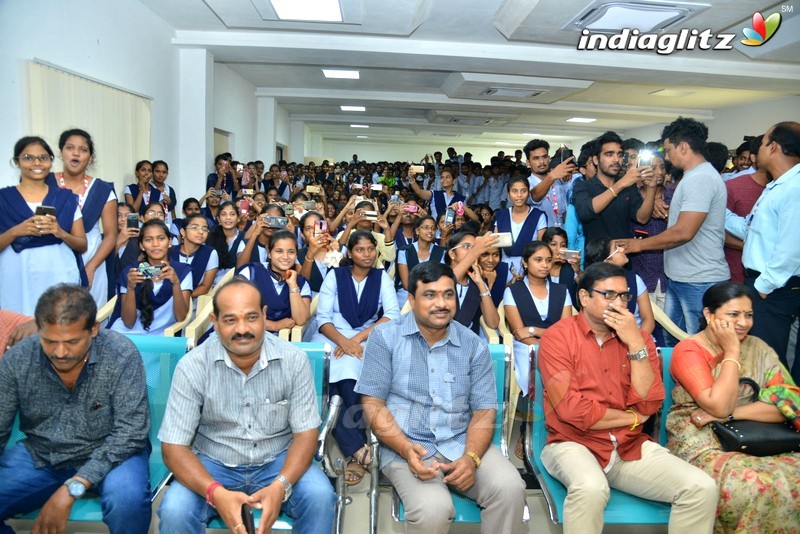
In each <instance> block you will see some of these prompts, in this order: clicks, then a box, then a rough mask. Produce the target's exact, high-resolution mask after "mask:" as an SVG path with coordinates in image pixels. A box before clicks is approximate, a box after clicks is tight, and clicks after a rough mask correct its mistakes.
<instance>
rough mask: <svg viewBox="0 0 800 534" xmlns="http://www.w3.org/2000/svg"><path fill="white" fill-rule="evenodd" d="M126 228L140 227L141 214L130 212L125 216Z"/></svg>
mask: <svg viewBox="0 0 800 534" xmlns="http://www.w3.org/2000/svg"><path fill="white" fill-rule="evenodd" d="M125 228H139V214H138V213H129V214H128V215H127V216H126V218H125Z"/></svg>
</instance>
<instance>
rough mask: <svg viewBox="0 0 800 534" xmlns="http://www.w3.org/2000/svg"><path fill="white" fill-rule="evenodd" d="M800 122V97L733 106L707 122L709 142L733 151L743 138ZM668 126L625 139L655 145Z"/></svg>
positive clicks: (641, 130)
mask: <svg viewBox="0 0 800 534" xmlns="http://www.w3.org/2000/svg"><path fill="white" fill-rule="evenodd" d="M787 120H788V121H791V120H793V121H797V120H800V96H790V97H785V98H780V99H776V100H770V101H768V102H761V103H758V104H748V105H745V106H732V107H728V108H721V109H718V110H715V111H714V120H711V121H706V123H705V124H706V126H708V140H709V141H717V142H719V143H724V144H725V145H726V146H727V147H728V148H729V149H731V150H733V149H735V148H736V147H737V146H739V145H740V144H741V143H742V136H744V135H760V134H763V133H764V132H766V131H767V130H768V129H769V127H770V126H772V125H773V124H776V123H778V122H781V121H787ZM666 124H667V123H663V124H657V125H654V126H649V127H646V128H634V129H631V130H626V131H625V137H626V138H627V137H636V138H637V139H641V140H642V141H645V142H647V141H654V140H656V139H658V138H659V137H660V136H661V130H662V129H663V128H664V126H665V125H666Z"/></svg>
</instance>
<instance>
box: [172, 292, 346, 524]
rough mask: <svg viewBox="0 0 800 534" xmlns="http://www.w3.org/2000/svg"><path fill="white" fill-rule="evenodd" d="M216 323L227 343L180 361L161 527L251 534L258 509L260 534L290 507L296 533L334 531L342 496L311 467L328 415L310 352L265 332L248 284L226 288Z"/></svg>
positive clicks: (211, 343)
mask: <svg viewBox="0 0 800 534" xmlns="http://www.w3.org/2000/svg"><path fill="white" fill-rule="evenodd" d="M211 319H212V321H213V323H214V329H215V330H216V332H217V336H218V337H216V338H211V339H209V340H208V341H206V342H205V343H203V344H202V345H200V346H199V347H197V348H196V349H194V350H193V351H191V352H190V353H189V354H187V355H186V356H184V357H183V359H182V360H181V361H180V363H179V364H178V366H177V368H176V369H175V377H174V378H173V380H172V389H171V391H170V396H169V401H168V403H167V411H166V414H165V416H164V421H163V423H162V425H161V430H160V431H159V436H158V437H159V439H161V441H162V448H163V454H164V461H165V463H166V464H167V467H169V469H170V470H171V471H172V472H173V474H174V475H175V478H176V482H174V483H172V484H171V485H170V488H169V490H168V491H167V494H166V496H165V497H164V500H163V502H162V503H161V507H160V508H159V510H158V515H159V518H160V531H161V532H164V533H169V534H176V533H184V532H185V533H204V532H205V529H206V525H207V524H208V522H209V521H210V520H211V519H212V518H214V517H216V516H217V515H219V516H221V517H222V520H223V521H224V522H225V524H226V525H227V526H228V528H229V529H230V530H231V531H232V532H235V533H242V534H243V533H244V526H243V521H242V514H241V509H242V505H243V504H249V505H250V506H251V507H253V508H256V509H261V510H262V515H261V523H262V524H261V528H260V530H259V532H268V531H269V529H270V527H271V526H272V524H273V523H274V522H275V519H276V518H277V517H278V513H279V512H281V511H283V512H285V513H286V514H287V515H289V516H290V517H292V518H293V519H294V532H298V533H320V534H322V533H325V534H330V532H331V530H332V528H333V508H334V502H335V499H336V496H335V494H334V492H333V489H332V488H331V484H330V482H329V481H328V479H327V478H326V477H325V475H324V474H323V473H322V471H321V470H320V469H319V468H318V467H317V466H316V465H313V464H312V458H313V456H314V450H315V448H316V446H317V427H318V426H319V424H320V417H319V414H318V412H317V407H316V406H317V405H316V398H315V396H316V393H315V390H314V381H313V378H312V374H311V368H310V365H309V362H308V359H307V357H306V355H305V353H304V352H303V351H302V350H300V349H298V348H297V347H295V346H293V345H292V344H291V343H288V342H285V341H282V340H280V339H278V338H277V337H275V336H271V335H265V333H264V331H265V326H266V325H265V321H266V307H265V306H264V303H263V301H262V299H261V293H259V291H258V289H257V288H256V287H255V286H254V285H253V284H252V283H251V282H249V281H247V280H244V279H242V278H234V279H233V280H232V281H231V282H228V283H227V284H225V285H224V286H222V287H221V288H220V289H219V290H218V291H217V294H216V295H215V296H214V312H213V314H212V315H211ZM207 504H208V505H211V506H207Z"/></svg>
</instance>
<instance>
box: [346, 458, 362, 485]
mask: <svg viewBox="0 0 800 534" xmlns="http://www.w3.org/2000/svg"><path fill="white" fill-rule="evenodd" d="M365 473H366V470H365V469H364V468H363V467H361V465H359V463H358V462H357V461H356V460H355V458H352V457H351V460H350V461H349V462H348V463H347V467H346V468H345V470H344V483H345V484H347V485H348V486H355V485H357V484H358V483H359V482H361V481H362V480H364V474H365Z"/></svg>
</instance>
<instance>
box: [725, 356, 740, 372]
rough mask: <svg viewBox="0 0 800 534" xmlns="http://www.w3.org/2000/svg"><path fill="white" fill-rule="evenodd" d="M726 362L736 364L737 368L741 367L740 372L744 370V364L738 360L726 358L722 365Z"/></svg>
mask: <svg viewBox="0 0 800 534" xmlns="http://www.w3.org/2000/svg"><path fill="white" fill-rule="evenodd" d="M725 362H733V363H735V364H736V366H737V367H739V370H740V371H741V370H742V364H741V363H739V361H738V360H734V359H733V358H724V359H723V360H722V363H725Z"/></svg>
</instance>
